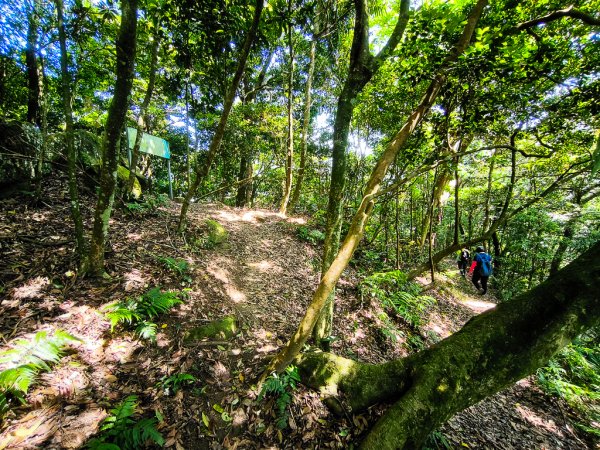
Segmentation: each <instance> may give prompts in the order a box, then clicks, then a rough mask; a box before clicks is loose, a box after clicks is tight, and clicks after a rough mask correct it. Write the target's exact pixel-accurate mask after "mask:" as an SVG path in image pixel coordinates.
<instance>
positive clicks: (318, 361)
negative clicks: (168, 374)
mask: <svg viewBox="0 0 600 450" xmlns="http://www.w3.org/2000/svg"><path fill="white" fill-rule="evenodd" d="M598 283H600V243H597V244H596V245H595V246H593V247H592V248H591V249H590V250H588V251H587V252H585V253H584V254H583V255H581V256H580V257H579V258H577V259H576V260H575V261H573V262H572V263H571V264H570V265H568V266H567V267H565V268H564V269H562V270H561V271H559V272H558V273H557V274H556V275H555V276H553V277H551V278H550V279H549V280H548V281H546V282H544V283H542V284H540V285H539V286H538V287H536V288H535V289H533V290H531V291H530V292H527V293H524V294H522V295H520V296H518V297H516V298H514V299H512V300H510V301H507V302H504V303H501V304H499V305H498V306H496V307H495V308H494V309H491V310H489V311H487V312H485V313H483V314H480V315H479V316H476V317H474V318H473V319H471V320H470V321H469V322H467V324H466V325H465V326H464V327H463V328H462V329H461V330H460V331H459V332H457V333H455V334H453V335H452V336H450V337H448V338H446V339H444V340H443V341H441V342H439V343H437V344H435V345H434V346H432V347H430V348H429V349H427V350H424V351H422V352H420V353H417V354H414V355H411V356H409V357H408V358H404V359H400V360H396V361H391V362H388V363H385V364H381V365H367V364H361V363H358V362H356V361H352V360H348V359H345V358H341V357H338V356H335V355H332V354H327V353H307V354H304V355H301V356H299V357H298V359H297V363H298V365H299V368H300V372H301V375H302V380H303V382H305V383H307V384H308V385H310V386H313V387H316V388H320V389H321V390H322V392H323V393H324V394H325V395H338V394H339V393H340V392H342V393H344V394H345V395H346V397H347V399H348V402H349V404H350V405H351V406H352V409H353V410H354V411H356V410H360V409H364V408H367V407H369V406H372V405H374V404H376V403H382V402H389V401H393V402H395V403H394V404H393V405H392V406H391V407H390V408H389V409H388V411H387V412H386V413H385V414H384V415H383V416H382V417H381V418H380V419H379V421H378V422H377V423H376V424H375V426H374V427H373V428H372V429H371V430H370V432H369V434H368V435H367V437H366V439H365V440H364V441H363V442H362V445H361V448H363V449H377V450H384V449H416V448H421V446H422V445H423V443H424V441H425V439H426V438H427V436H428V435H429V433H430V432H431V431H433V430H434V429H435V428H437V427H439V426H440V425H441V424H443V423H444V422H445V421H447V420H448V419H449V418H450V417H452V416H453V415H454V414H455V413H457V412H459V411H461V410H463V409H465V408H467V407H468V406H471V405H473V404H475V403H477V402H478V401H480V400H482V399H484V398H486V397H488V396H490V395H493V394H495V393H496V392H498V391H500V390H501V389H503V388H505V387H507V386H510V385H511V384H512V383H514V382H516V381H518V380H520V379H522V378H524V377H525V376H527V375H529V374H531V373H533V372H534V371H535V370H536V369H537V368H539V367H541V366H543V365H544V364H545V363H546V362H547V361H548V360H549V359H550V358H551V357H552V355H554V354H555V353H556V352H557V351H558V350H560V349H561V348H562V347H564V346H565V345H567V344H568V343H569V342H571V341H572V340H573V339H574V338H575V337H577V336H578V335H579V334H581V333H582V332H584V331H585V330H587V329H589V328H591V327H593V326H596V325H598V324H599V323H600V292H599V291H598V288H597V286H598Z"/></svg>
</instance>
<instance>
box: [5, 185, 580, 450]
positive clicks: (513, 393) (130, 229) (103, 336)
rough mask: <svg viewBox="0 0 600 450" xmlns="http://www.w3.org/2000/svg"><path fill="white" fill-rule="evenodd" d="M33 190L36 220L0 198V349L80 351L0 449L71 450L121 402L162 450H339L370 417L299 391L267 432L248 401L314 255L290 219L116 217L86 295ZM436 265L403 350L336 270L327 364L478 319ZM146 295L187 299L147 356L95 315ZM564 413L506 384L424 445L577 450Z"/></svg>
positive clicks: (373, 358) (43, 388) (54, 222)
mask: <svg viewBox="0 0 600 450" xmlns="http://www.w3.org/2000/svg"><path fill="white" fill-rule="evenodd" d="M53 189H54V190H53ZM49 191H50V192H52V193H53V196H52V197H51V199H48V200H47V201H46V203H47V204H46V205H45V206H44V205H43V206H41V207H37V208H31V207H29V206H27V204H26V202H24V201H22V199H10V200H0V210H2V211H3V212H5V213H4V214H2V215H0V234H1V236H2V240H1V241H0V244H2V245H4V247H3V251H4V254H5V256H6V258H4V259H3V261H2V262H1V263H0V264H1V266H0V276H1V277H2V278H1V281H2V284H3V286H4V288H3V289H4V290H3V291H2V301H1V303H0V313H1V314H0V332H1V333H2V335H3V337H4V341H5V342H8V341H10V340H11V339H13V338H15V337H27V336H31V335H32V333H34V332H37V331H39V330H40V329H46V330H52V329H56V328H62V329H65V330H67V331H69V332H71V333H72V334H74V335H75V336H77V337H78V338H80V339H82V343H81V344H77V345H75V346H74V349H75V351H74V352H73V353H72V354H69V355H68V356H67V357H66V358H64V360H63V362H61V364H59V365H58V366H56V368H55V369H54V370H53V371H52V372H50V373H48V374H44V375H43V376H42V377H41V379H40V381H39V382H38V384H37V385H36V386H35V387H34V389H32V391H31V393H30V395H29V396H28V400H29V401H30V404H29V405H28V406H23V407H21V408H18V409H17V410H16V411H15V413H14V414H12V415H11V416H10V417H9V418H8V420H7V421H6V422H5V423H4V424H2V425H0V448H40V447H43V448H81V447H82V446H83V444H84V442H85V441H86V440H87V439H89V437H90V436H91V435H92V434H93V433H95V432H96V431H97V429H98V423H99V422H100V421H101V420H102V419H103V418H104V417H105V416H106V411H107V410H108V409H109V408H110V407H114V405H115V404H116V402H118V401H120V400H122V399H123V398H124V397H126V396H127V395H131V394H136V395H138V396H139V399H140V408H139V411H140V413H143V414H144V416H145V417H150V416H153V414H154V411H159V412H160V413H161V415H162V416H163V417H164V422H163V423H162V424H161V425H160V431H161V432H162V434H163V436H164V437H165V439H166V447H167V448H177V449H178V450H179V449H181V448H184V449H204V448H206V449H209V448H210V449H212V448H240V449H253V448H294V449H296V448H297V449H304V448H316V447H317V446H318V448H348V447H349V446H350V445H352V443H356V442H359V441H360V440H361V438H362V436H364V433H365V432H366V430H367V429H368V428H369V426H370V425H371V424H372V423H373V422H374V421H375V420H377V418H378V417H379V415H380V414H381V413H382V412H383V407H381V406H378V407H375V408H372V409H371V410H369V411H367V412H363V413H360V414H355V415H353V414H350V413H349V414H348V415H347V416H346V417H344V418H336V417H334V416H333V415H332V414H331V413H330V412H329V411H328V410H327V409H326V408H325V407H324V406H323V404H322V402H321V401H320V399H319V395H318V393H316V392H313V391H310V390H308V389H306V388H304V387H301V386H300V387H299V388H298V389H296V390H295V391H294V396H293V401H292V403H291V405H290V415H289V418H288V420H287V428H286V429H285V430H284V431H283V432H281V431H280V430H279V429H278V428H277V427H276V425H275V421H276V418H277V408H276V405H275V402H274V400H273V399H265V400H263V401H258V400H257V398H256V394H257V393H256V392H255V389H254V385H253V383H254V382H255V380H256V379H257V377H258V376H259V375H260V373H261V371H262V369H263V368H264V366H265V362H266V361H267V359H268V357H270V356H272V355H274V354H275V352H276V351H277V349H278V348H280V347H281V346H282V345H283V344H284V343H285V341H286V339H287V338H288V337H289V336H290V335H291V333H293V331H295V327H296V326H297V324H298V322H299V320H300V318H301V316H302V314H303V313H304V309H305V307H306V305H307V304H308V302H309V301H310V298H311V295H312V293H313V290H314V288H315V286H316V283H317V281H318V273H319V270H318V268H319V254H320V250H319V248H318V246H314V245H311V244H309V243H307V242H303V241H301V240H299V239H298V237H297V229H298V226H300V225H302V224H304V219H302V218H286V217H282V216H280V215H279V214H277V213H274V212H270V211H264V210H262V211H261V210H243V209H235V208H228V207H224V206H222V205H204V204H203V205H193V208H192V210H191V211H190V227H189V229H188V231H187V232H186V234H185V235H178V234H176V233H175V232H174V231H173V230H174V227H175V224H176V217H177V212H178V208H179V206H178V205H177V204H174V203H168V204H167V205H165V206H163V207H161V208H160V209H159V210H158V211H157V212H155V213H146V214H143V215H139V216H136V218H135V220H133V222H132V218H131V216H130V213H127V212H126V211H122V210H121V211H117V213H116V214H115V217H114V220H113V224H112V225H111V233H112V234H111V235H112V240H111V253H110V254H109V260H108V263H109V269H110V271H111V273H112V275H113V278H112V279H111V280H109V281H104V282H101V283H99V282H96V281H93V280H77V279H74V278H73V277H72V275H70V274H69V271H70V270H72V262H71V259H70V257H69V252H68V246H67V245H66V244H64V243H63V242H66V241H68V239H69V237H70V230H69V227H70V222H69V220H68V204H67V202H66V196H65V195H64V191H63V190H62V188H59V187H55V188H52V187H50V188H49ZM90 201H91V199H90ZM207 219H212V220H216V221H218V222H219V223H220V224H221V225H222V226H223V227H224V228H225V229H226V230H227V232H228V234H229V237H228V239H227V241H226V242H224V243H222V244H218V245H216V246H214V247H210V248H200V247H198V246H195V245H194V244H193V243H194V240H195V239H197V238H198V237H201V236H202V235H203V234H202V233H203V232H202V227H203V224H204V223H205V221H206V220H207ZM65 224H69V226H66V227H65ZM55 244H56V245H55ZM159 257H170V258H178V259H183V260H185V261H187V263H188V264H189V267H190V271H189V274H188V275H189V278H181V277H180V276H178V275H177V274H175V273H173V272H172V271H169V270H167V269H166V268H165V266H164V264H163V263H161V260H160V258H159ZM444 267H445V269H444V271H443V272H442V273H440V274H438V275H437V284H436V288H435V289H432V290H431V291H429V292H428V295H431V296H433V297H434V298H435V299H436V303H435V304H434V305H433V306H432V307H431V308H430V310H428V312H427V317H426V323H425V324H424V325H423V326H422V327H421V329H420V331H419V334H418V335H414V336H412V337H411V335H410V334H409V331H410V330H409V329H407V328H406V324H404V323H402V321H398V320H397V318H392V320H391V321H390V320H388V319H386V318H385V316H384V315H382V312H383V311H382V307H381V305H380V304H378V303H377V302H375V301H373V300H371V299H367V298H362V296H361V294H360V290H359V289H358V283H359V281H360V279H361V275H360V274H358V273H356V272H355V271H354V270H353V269H348V270H347V271H346V272H345V273H344V276H343V277H342V279H341V280H340V283H339V288H338V290H337V298H336V317H335V324H334V329H335V335H336V336H337V338H338V339H337V340H336V341H335V342H333V344H332V347H333V351H334V352H335V353H337V354H339V355H342V356H345V357H351V358H357V359H360V360H362V361H365V362H371V363H378V362H382V361H386V360H390V359H392V358H397V357H401V356H405V355H407V354H408V353H409V352H410V351H414V350H417V349H419V348H423V346H426V345H429V344H431V343H433V342H436V341H437V340H439V339H441V338H443V337H445V336H448V335H449V334H451V333H452V332H455V331H457V330H458V329H460V327H461V326H462V325H463V324H464V323H465V322H466V321H467V320H469V318H471V317H472V316H473V315H474V314H478V313H480V312H482V311H484V310H486V309H488V308H490V307H493V306H494V299H493V297H491V296H486V297H483V298H482V296H479V295H477V293H476V292H475V289H474V288H473V286H472V285H471V284H470V283H469V282H468V281H467V280H464V279H462V278H461V277H460V276H459V274H458V271H457V270H455V268H454V265H453V263H451V262H448V264H447V266H444ZM153 286H160V287H161V288H162V289H171V290H177V289H182V288H186V289H189V291H188V299H187V300H186V301H185V304H183V305H180V306H179V307H177V308H176V309H175V310H174V311H173V313H172V314H169V315H165V316H164V317H161V318H160V322H158V325H159V330H160V332H159V335H158V338H157V343H156V344H151V343H147V342H143V341H139V340H137V339H135V338H134V336H133V334H132V333H131V332H127V331H124V330H122V329H116V330H115V331H114V332H113V333H111V332H110V326H109V324H108V322H107V321H106V319H104V318H103V313H102V312H101V311H100V308H101V307H102V305H105V304H107V303H108V302H110V301H114V300H119V299H123V298H124V297H125V296H132V295H136V294H139V293H142V292H144V291H145V290H147V289H149V288H151V287H153ZM492 288H493V286H492ZM226 315H232V316H234V317H235V318H236V319H237V321H238V328H239V333H238V334H237V336H235V337H234V338H232V339H230V340H218V341H216V342H211V341H203V342H198V343H197V344H193V345H186V344H184V337H185V334H186V332H187V331H188V330H190V329H192V328H193V327H196V326H198V325H203V324H206V323H208V322H210V321H212V320H214V319H219V318H222V317H224V316H226ZM2 348H3V349H4V348H5V346H4V345H2ZM181 373H189V374H192V375H193V376H194V377H195V378H196V379H197V381H196V382H194V383H193V385H191V386H189V387H186V388H185V389H181V390H179V391H178V392H176V393H173V392H169V390H168V389H165V388H164V382H165V379H166V378H167V377H168V376H171V375H174V374H181ZM569 414H570V413H569V411H568V409H567V408H566V406H565V405H564V404H563V403H562V402H560V401H558V400H556V399H553V398H549V397H548V396H546V395H544V394H543V393H542V392H541V391H540V390H539V389H537V388H536V387H535V386H534V385H533V384H532V382H531V380H530V379H526V380H522V381H520V382H519V383H517V384H516V385H515V386H513V387H510V388H508V389H506V390H505V391H503V392H501V393H499V394H497V395H496V396H493V397H491V398H489V399H486V400H485V401H483V402H481V403H479V404H477V405H475V406H473V407H471V408H469V409H467V410H465V411H463V412H462V413H460V414H458V415H457V416H455V417H454V418H453V419H451V420H450V421H449V422H448V423H447V424H446V425H445V426H444V427H443V428H442V429H441V433H438V434H436V436H437V442H438V445H439V447H438V448H444V447H443V446H442V445H443V444H442V442H446V443H448V445H449V446H450V447H451V448H473V449H475V448H476V449H488V448H489V449H511V448H514V449H521V448H536V449H574V448H587V446H586V444H585V443H584V442H583V441H582V440H580V438H579V437H578V436H577V435H576V434H575V433H574V431H573V427H572V425H570V423H571V419H570V417H569ZM431 448H435V447H431Z"/></svg>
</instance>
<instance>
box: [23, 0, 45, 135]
mask: <svg viewBox="0 0 600 450" xmlns="http://www.w3.org/2000/svg"><path fill="white" fill-rule="evenodd" d="M30 5H31V10H30V11H29V17H28V20H29V23H28V25H27V47H26V48H25V65H26V67H27V92H28V96H27V122H30V123H32V124H34V125H37V126H40V125H41V123H42V120H41V119H42V117H41V106H40V97H41V91H40V86H41V85H40V82H41V77H40V67H39V64H38V58H37V44H38V36H39V32H38V28H39V14H40V8H41V5H40V0H33V1H31V2H30Z"/></svg>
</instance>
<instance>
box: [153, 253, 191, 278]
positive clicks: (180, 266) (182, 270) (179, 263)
mask: <svg viewBox="0 0 600 450" xmlns="http://www.w3.org/2000/svg"><path fill="white" fill-rule="evenodd" d="M157 259H158V260H159V261H160V262H161V263H163V265H164V266H165V267H166V268H167V269H168V270H170V271H171V272H175V273H176V274H177V275H179V276H180V277H184V276H185V275H186V274H187V273H188V271H189V270H190V265H189V264H188V262H187V261H185V260H183V259H175V258H171V257H169V256H157Z"/></svg>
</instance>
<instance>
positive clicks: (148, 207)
mask: <svg viewBox="0 0 600 450" xmlns="http://www.w3.org/2000/svg"><path fill="white" fill-rule="evenodd" d="M168 201H169V197H168V196H166V195H165V194H158V195H145V196H144V197H143V200H142V201H136V202H130V203H125V207H126V208H127V210H128V211H129V212H131V213H132V214H134V215H136V216H144V215H149V214H156V213H157V212H158V208H160V207H161V206H165V205H166V204H167V203H168Z"/></svg>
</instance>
